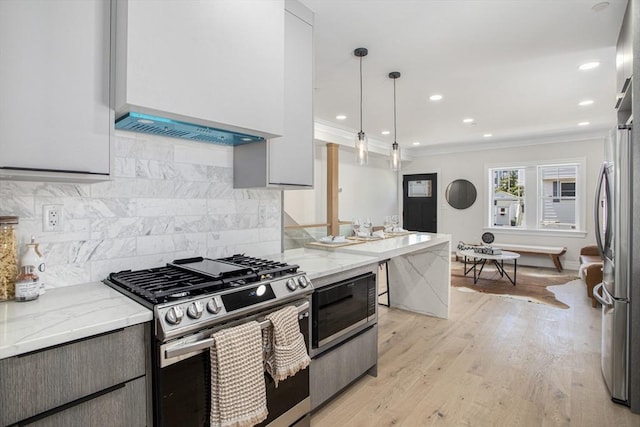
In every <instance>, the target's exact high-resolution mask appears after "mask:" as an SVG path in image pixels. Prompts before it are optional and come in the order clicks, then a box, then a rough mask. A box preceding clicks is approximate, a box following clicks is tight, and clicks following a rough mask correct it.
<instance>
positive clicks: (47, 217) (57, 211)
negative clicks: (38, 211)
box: [42, 205, 62, 231]
mask: <svg viewBox="0 0 640 427" xmlns="http://www.w3.org/2000/svg"><path fill="white" fill-rule="evenodd" d="M42 230H43V231H60V230H62V205H44V206H43V207H42Z"/></svg>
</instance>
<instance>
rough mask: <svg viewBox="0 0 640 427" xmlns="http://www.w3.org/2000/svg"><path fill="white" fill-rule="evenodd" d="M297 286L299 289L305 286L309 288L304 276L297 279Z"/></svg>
mask: <svg viewBox="0 0 640 427" xmlns="http://www.w3.org/2000/svg"><path fill="white" fill-rule="evenodd" d="M298 285H300V287H301V288H306V287H307V286H309V281H308V280H307V277H306V276H300V277H298Z"/></svg>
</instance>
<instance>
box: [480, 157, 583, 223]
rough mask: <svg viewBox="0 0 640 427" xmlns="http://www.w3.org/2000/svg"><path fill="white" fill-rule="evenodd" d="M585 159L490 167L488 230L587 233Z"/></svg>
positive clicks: (488, 169)
mask: <svg viewBox="0 0 640 427" xmlns="http://www.w3.org/2000/svg"><path fill="white" fill-rule="evenodd" d="M584 168H585V160H584V159H580V160H577V161H558V162H538V163H534V162H527V163H524V164H519V165H505V166H496V167H488V168H487V171H488V177H489V180H488V182H489V188H488V190H489V191H488V192H487V194H489V200H488V203H489V206H488V209H487V213H488V224H487V225H488V227H489V228H496V229H498V228H501V229H513V230H518V229H520V230H539V231H562V230H568V231H575V230H579V231H582V230H584V224H583V218H584V209H585V202H584V188H583V187H584V185H583V181H584V176H583V173H584Z"/></svg>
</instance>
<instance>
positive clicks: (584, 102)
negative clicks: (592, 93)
mask: <svg viewBox="0 0 640 427" xmlns="http://www.w3.org/2000/svg"><path fill="white" fill-rule="evenodd" d="M592 104H593V99H585V100H584V101H580V102H579V103H578V105H579V106H581V107H586V106H587V105H592Z"/></svg>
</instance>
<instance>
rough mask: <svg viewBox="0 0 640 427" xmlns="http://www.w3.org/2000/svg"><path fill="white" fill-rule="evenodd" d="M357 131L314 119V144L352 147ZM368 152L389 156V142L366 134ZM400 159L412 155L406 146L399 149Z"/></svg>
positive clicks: (409, 157) (405, 158)
mask: <svg viewBox="0 0 640 427" xmlns="http://www.w3.org/2000/svg"><path fill="white" fill-rule="evenodd" d="M357 133H358V132H357V131H355V130H353V129H347V128H340V127H336V125H335V124H334V123H329V122H325V121H322V120H315V121H314V140H315V142H316V144H325V143H334V144H338V145H341V146H344V147H349V148H351V149H354V143H355V137H356V135H357ZM367 140H368V145H369V154H370V155H371V154H374V155H379V156H383V157H389V150H390V149H391V144H390V143H388V142H386V141H383V140H381V139H377V138H371V137H370V136H368V135H367ZM400 153H401V155H402V161H411V160H413V157H412V156H411V155H410V154H409V153H407V148H406V147H402V149H401V150H400Z"/></svg>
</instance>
